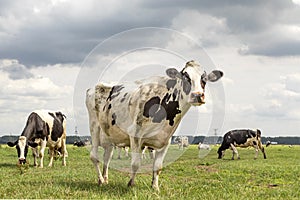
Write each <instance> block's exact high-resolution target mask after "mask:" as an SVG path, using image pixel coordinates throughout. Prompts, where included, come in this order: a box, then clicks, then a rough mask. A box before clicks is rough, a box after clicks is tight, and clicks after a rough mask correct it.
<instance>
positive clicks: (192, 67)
mask: <svg viewBox="0 0 300 200" xmlns="http://www.w3.org/2000/svg"><path fill="white" fill-rule="evenodd" d="M166 73H167V75H168V76H169V77H171V78H172V79H175V78H177V79H180V80H181V81H182V84H181V85H182V89H183V92H184V93H185V94H186V95H188V96H189V98H188V102H189V103H190V104H191V105H194V106H200V105H202V104H204V103H205V94H204V93H205V86H206V83H207V82H215V81H217V80H219V79H220V78H221V77H222V76H223V72H222V71H219V70H213V71H212V72H211V73H209V74H207V73H206V72H205V71H202V70H201V68H200V65H199V64H197V63H196V62H195V61H193V60H192V61H189V62H187V63H186V65H185V67H184V68H183V69H182V70H181V72H178V71H177V70H176V69H175V68H169V69H167V71H166Z"/></svg>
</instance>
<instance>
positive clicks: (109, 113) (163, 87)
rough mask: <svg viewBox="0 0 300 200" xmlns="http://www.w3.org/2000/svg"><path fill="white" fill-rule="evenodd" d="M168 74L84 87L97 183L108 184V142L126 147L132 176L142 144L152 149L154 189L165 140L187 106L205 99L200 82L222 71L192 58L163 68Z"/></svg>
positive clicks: (134, 172)
mask: <svg viewBox="0 0 300 200" xmlns="http://www.w3.org/2000/svg"><path fill="white" fill-rule="evenodd" d="M166 73H167V76H161V77H151V78H147V79H144V80H141V81H136V82H134V83H131V84H130V83H129V84H119V85H114V86H111V85H107V84H104V83H99V84H98V85H96V87H95V88H94V90H93V89H89V90H87V94H86V106H87V109H88V113H89V123H90V132H91V136H92V149H91V154H90V157H91V160H92V162H93V163H94V165H95V167H96V170H97V173H98V183H99V184H103V183H107V182H108V165H109V162H110V160H111V157H112V150H113V146H118V145H119V144H122V145H123V144H124V145H125V146H130V148H131V171H132V173H131V178H130V181H129V182H128V186H133V185H134V179H135V177H136V173H137V171H138V169H139V166H140V163H141V151H142V149H143V147H144V146H148V147H150V148H152V149H154V150H155V158H154V163H153V178H152V187H153V188H154V189H157V190H159V187H158V177H159V174H160V172H161V170H162V164H163V160H164V157H165V155H166V152H167V149H168V147H169V144H170V138H171V137H172V135H173V133H174V132H175V130H176V128H177V127H178V125H179V122H180V121H181V119H182V117H183V116H184V115H185V113H186V112H187V111H188V110H189V108H190V107H191V106H200V105H202V104H204V103H205V96H204V91H205V85H206V83H207V82H215V81H217V80H219V79H220V78H221V77H222V76H223V72H221V71H218V70H214V71H212V72H211V73H209V74H206V72H203V71H202V70H201V68H200V66H199V64H197V63H196V62H195V61H189V62H187V63H186V65H185V67H184V68H183V69H182V70H181V71H180V72H178V71H177V70H176V69H175V68H169V69H167V70H166ZM98 146H102V147H103V148H104V156H103V157H104V164H103V175H102V174H101V171H100V168H99V157H98Z"/></svg>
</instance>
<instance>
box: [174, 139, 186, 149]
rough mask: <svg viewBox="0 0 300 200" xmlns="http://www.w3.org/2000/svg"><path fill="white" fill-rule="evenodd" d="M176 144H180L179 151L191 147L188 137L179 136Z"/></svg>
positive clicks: (175, 141)
mask: <svg viewBox="0 0 300 200" xmlns="http://www.w3.org/2000/svg"><path fill="white" fill-rule="evenodd" d="M174 143H175V144H178V148H179V149H184V148H186V147H188V146H189V138H188V137H187V136H177V137H176V138H175V139H174Z"/></svg>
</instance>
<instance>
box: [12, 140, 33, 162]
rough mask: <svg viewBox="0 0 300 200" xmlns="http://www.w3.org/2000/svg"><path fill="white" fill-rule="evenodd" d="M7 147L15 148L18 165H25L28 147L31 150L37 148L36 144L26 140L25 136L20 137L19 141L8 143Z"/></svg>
mask: <svg viewBox="0 0 300 200" xmlns="http://www.w3.org/2000/svg"><path fill="white" fill-rule="evenodd" d="M7 145H8V146H10V147H14V146H16V149H17V152H18V161H19V164H25V163H26V157H27V153H28V146H31V147H33V148H35V147H37V146H38V144H37V143H35V142H32V141H29V140H27V138H26V137H25V136H20V137H19V139H18V140H17V141H16V142H14V143H13V142H8V143H7Z"/></svg>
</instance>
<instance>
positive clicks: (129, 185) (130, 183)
mask: <svg viewBox="0 0 300 200" xmlns="http://www.w3.org/2000/svg"><path fill="white" fill-rule="evenodd" d="M134 185H135V184H134V180H132V179H130V181H129V182H128V184H127V186H128V187H133V186H134Z"/></svg>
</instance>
